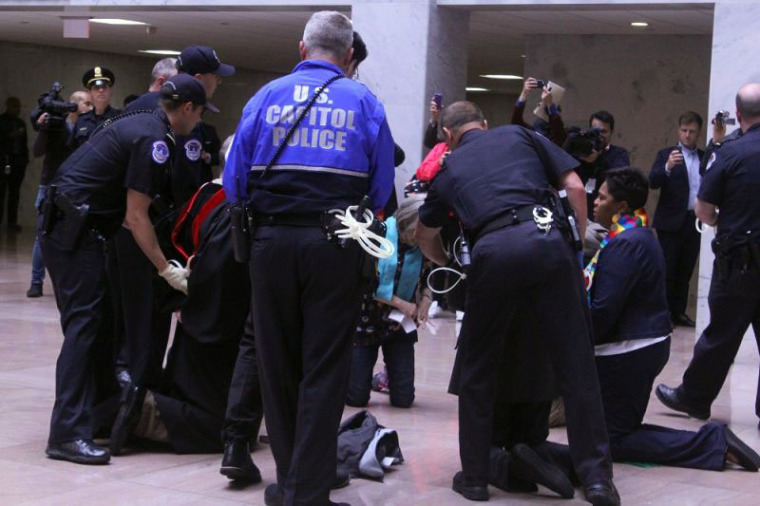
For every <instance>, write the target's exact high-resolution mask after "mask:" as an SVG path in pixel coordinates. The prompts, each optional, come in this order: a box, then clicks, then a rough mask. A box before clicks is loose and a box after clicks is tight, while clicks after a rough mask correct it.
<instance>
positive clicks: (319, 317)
mask: <svg viewBox="0 0 760 506" xmlns="http://www.w3.org/2000/svg"><path fill="white" fill-rule="evenodd" d="M353 38H354V32H353V27H352V25H351V21H350V20H349V19H348V18H347V17H346V16H344V15H342V14H340V13H338V12H328V11H322V12H317V13H315V14H313V15H312V17H311V18H310V19H309V21H308V23H307V24H306V28H305V30H304V36H303V40H302V41H301V43H300V45H299V52H300V55H301V60H302V61H301V63H299V64H298V65H297V66H296V67H295V69H294V70H293V72H292V73H291V74H290V75H287V76H285V77H282V78H280V79H277V80H275V81H272V82H271V83H269V84H267V85H266V86H264V87H263V88H262V89H261V90H259V92H258V93H256V95H255V96H254V97H253V98H252V99H251V100H250V101H249V102H248V104H247V105H246V106H245V108H244V109H243V115H242V119H241V122H240V125H239V126H238V129H237V132H236V134H235V141H234V143H233V145H232V149H231V150H230V153H229V158H228V160H227V166H226V167H225V171H224V189H225V192H226V194H227V198H228V199H229V200H230V201H231V202H234V203H238V204H241V205H242V204H244V203H247V207H248V210H249V211H250V212H251V213H252V215H253V217H254V224H255V227H254V229H255V230H254V231H253V238H252V244H251V248H250V258H251V279H252V283H253V292H252V293H253V303H252V311H253V320H254V329H255V341H256V352H257V354H258V357H259V365H260V374H261V387H262V396H263V401H264V412H265V413H266V421H267V431H268V434H269V438H270V442H271V447H272V453H273V455H274V459H275V463H276V465H277V484H276V485H274V484H273V485H270V486H268V487H267V489H266V490H265V492H264V501H265V503H266V504H267V505H279V504H286V505H294V504H298V505H310V506H312V505H318V506H321V505H329V504H334V503H332V502H331V501H330V488H331V486H333V485H334V484H335V481H336V480H335V477H336V452H337V439H336V435H337V431H338V425H339V423H340V418H341V414H342V412H343V402H344V400H345V394H346V388H347V384H348V375H349V371H350V366H351V338H352V336H353V333H354V329H355V325H356V321H357V320H358V317H359V311H360V309H361V293H362V285H363V281H362V277H361V267H362V262H363V260H364V259H365V254H364V253H363V252H362V251H361V249H360V248H359V245H358V244H357V243H356V242H354V241H348V243H347V244H345V245H341V244H338V243H337V242H336V241H331V240H329V239H328V237H327V236H326V234H325V232H324V230H323V229H322V221H323V214H324V213H325V212H326V211H329V210H331V209H346V207H347V206H350V205H356V204H358V203H359V201H360V200H361V199H362V197H363V196H365V195H368V196H369V197H370V199H371V200H372V208H374V209H376V210H377V209H381V208H382V207H383V206H384V205H385V204H386V202H387V200H388V197H389V195H390V193H391V188H392V187H393V176H394V169H393V155H394V144H393V138H392V136H391V133H390V129H389V127H388V122H387V121H386V118H385V111H384V109H383V106H382V104H381V103H380V102H379V101H378V100H377V99H376V98H375V97H374V95H372V93H371V92H370V91H369V90H368V89H367V88H366V87H365V86H364V85H362V84H361V83H358V82H356V81H353V80H351V79H344V78H345V77H347V76H346V73H347V72H348V71H349V68H350V65H351V59H352V58H351V57H352V55H353V50H352V47H351V46H352V43H353ZM296 122H298V123H297V124H296ZM244 443H245V442H244V441H243V442H241V444H244ZM233 444H234V443H233Z"/></svg>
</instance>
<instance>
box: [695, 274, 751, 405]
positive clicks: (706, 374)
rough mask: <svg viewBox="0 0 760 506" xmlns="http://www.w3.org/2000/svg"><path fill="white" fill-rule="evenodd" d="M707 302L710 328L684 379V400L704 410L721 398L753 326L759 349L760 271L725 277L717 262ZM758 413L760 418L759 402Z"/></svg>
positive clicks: (705, 333)
mask: <svg viewBox="0 0 760 506" xmlns="http://www.w3.org/2000/svg"><path fill="white" fill-rule="evenodd" d="M707 300H708V303H709V306H710V324H709V325H708V326H707V328H705V330H704V332H702V335H701V336H699V340H698V341H697V344H696V346H695V347H694V356H693V357H692V359H691V363H690V364H689V367H687V368H686V372H684V375H683V397H684V400H685V401H686V402H688V403H689V404H690V405H691V406H694V407H695V408H700V409H705V410H709V409H710V406H711V405H712V403H713V401H714V400H715V398H716V397H718V394H719V393H720V389H721V388H722V387H723V383H724V382H725V381H726V376H727V375H728V370H729V369H730V368H731V364H732V363H733V361H734V358H735V357H736V353H737V352H738V351H739V345H741V342H742V338H743V337H744V334H745V333H746V332H747V329H748V328H749V326H750V325H752V329H753V330H754V332H755V339H756V340H757V342H758V347H760V270H758V269H750V270H746V271H745V272H742V271H741V269H740V268H733V269H731V270H730V271H729V272H727V273H723V272H721V270H720V267H719V265H718V262H717V261H716V262H715V263H714V264H713V275H712V281H711V284H710V294H709V295H708V299H707ZM758 389H759V392H760V385H759V386H758ZM755 413H756V414H757V416H758V417H760V398H757V400H756V401H755Z"/></svg>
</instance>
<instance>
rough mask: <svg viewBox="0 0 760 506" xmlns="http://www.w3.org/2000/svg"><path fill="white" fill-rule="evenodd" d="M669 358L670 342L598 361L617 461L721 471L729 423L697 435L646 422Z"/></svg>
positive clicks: (600, 358)
mask: <svg viewBox="0 0 760 506" xmlns="http://www.w3.org/2000/svg"><path fill="white" fill-rule="evenodd" d="M669 356H670V339H669V338H668V339H666V340H665V341H662V342H659V343H657V344H653V345H651V346H647V347H645V348H641V349H638V350H635V351H632V352H629V353H623V354H620V355H610V356H601V357H596V368H597V371H598V373H599V384H600V386H601V387H602V398H603V401H604V416H605V419H606V421H607V432H608V433H609V435H610V450H611V451H612V458H613V460H615V461H616V462H652V463H655V464H664V465H668V466H677V467H690V468H694V469H707V470H713V471H720V470H722V469H723V467H724V464H725V453H726V437H725V425H722V424H716V423H708V424H707V425H705V426H703V427H702V428H701V429H700V430H699V432H693V431H688V430H676V429H670V428H667V427H659V426H657V425H649V424H643V423H642V421H643V420H644V414H645V413H646V410H647V404H649V397H650V394H651V392H652V385H653V384H654V380H655V378H656V377H657V375H658V374H660V372H661V371H662V369H663V367H665V364H666V363H667V362H668V358H669Z"/></svg>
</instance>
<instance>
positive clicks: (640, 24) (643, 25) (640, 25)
mask: <svg viewBox="0 0 760 506" xmlns="http://www.w3.org/2000/svg"><path fill="white" fill-rule="evenodd" d="M631 26H635V27H636V28H646V27H647V26H649V23H647V22H645V21H634V22H633V23H631Z"/></svg>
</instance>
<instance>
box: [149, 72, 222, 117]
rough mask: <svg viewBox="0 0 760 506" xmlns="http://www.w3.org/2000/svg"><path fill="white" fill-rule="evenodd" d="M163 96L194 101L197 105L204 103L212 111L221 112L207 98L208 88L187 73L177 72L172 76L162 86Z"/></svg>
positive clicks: (182, 100)
mask: <svg viewBox="0 0 760 506" xmlns="http://www.w3.org/2000/svg"><path fill="white" fill-rule="evenodd" d="M161 98H168V99H169V100H173V101H175V102H182V103H185V102H192V103H194V104H195V105H202V106H204V107H205V108H206V109H208V110H209V111H211V112H219V109H217V108H216V107H214V106H213V105H212V104H210V103H209V102H208V101H207V100H206V90H204V89H203V85H202V84H201V82H200V81H198V80H197V79H196V78H195V77H193V76H190V75H187V74H177V75H176V76H172V77H170V78H169V79H168V80H167V81H166V82H165V83H164V84H163V85H162V86H161Z"/></svg>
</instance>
